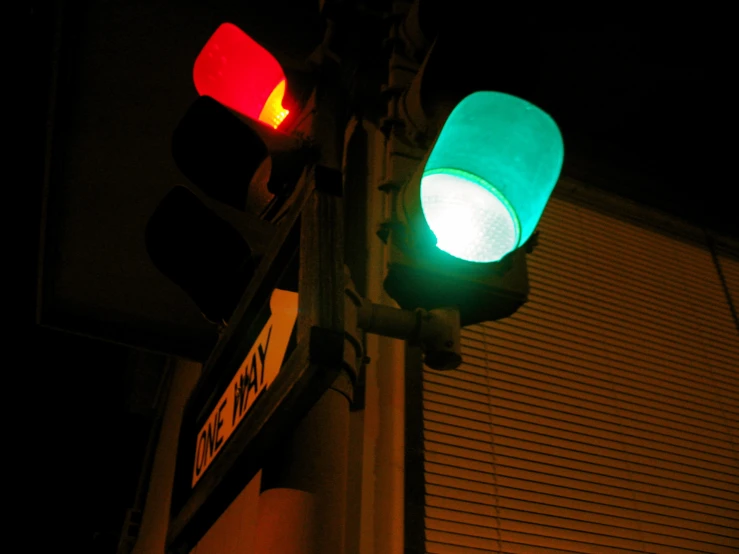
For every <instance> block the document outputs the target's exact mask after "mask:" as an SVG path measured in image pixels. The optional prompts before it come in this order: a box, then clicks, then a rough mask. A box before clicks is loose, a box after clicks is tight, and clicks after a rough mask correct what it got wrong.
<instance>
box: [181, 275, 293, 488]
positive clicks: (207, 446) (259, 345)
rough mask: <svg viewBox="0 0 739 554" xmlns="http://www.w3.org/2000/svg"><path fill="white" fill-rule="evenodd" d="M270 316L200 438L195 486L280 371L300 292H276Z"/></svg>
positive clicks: (273, 294)
mask: <svg viewBox="0 0 739 554" xmlns="http://www.w3.org/2000/svg"><path fill="white" fill-rule="evenodd" d="M269 307H270V313H271V315H270V317H269V319H268V320H267V323H265V325H264V327H263V328H262V330H261V332H260V333H259V336H258V337H257V340H256V341H255V342H254V344H253V345H252V347H251V349H250V350H249V353H248V354H247V355H246V357H245V358H244V361H243V362H242V363H241V366H240V367H239V370H238V371H237V372H236V375H234V377H233V379H232V380H231V382H230V383H229V385H228V387H226V390H225V391H224V393H223V395H222V396H221V398H220V400H219V401H218V403H217V404H216V405H215V408H213V411H212V412H211V413H210V416H208V419H207V420H206V422H205V424H204V425H203V427H202V429H201V430H200V432H199V433H198V435H197V441H196V445H195V460H194V463H193V469H192V486H193V487H194V486H195V484H196V483H197V482H198V480H199V479H200V477H202V475H203V473H205V470H207V469H208V467H209V466H210V465H211V463H212V462H213V460H215V458H216V456H218V454H219V452H220V451H221V450H222V449H223V445H224V444H225V443H226V441H228V439H229V437H230V436H231V435H232V434H233V432H234V431H235V430H236V427H238V425H239V423H241V421H242V420H243V419H244V416H245V415H246V414H247V413H248V412H249V409H250V408H251V407H252V405H253V404H254V401H255V400H256V399H257V397H258V396H259V395H260V394H261V393H262V391H264V390H265V389H267V388H268V387H269V386H270V384H272V382H273V381H274V380H275V377H277V374H278V373H279V372H280V367H281V366H282V362H283V359H284V357H285V351H286V350H287V345H288V343H289V341H290V335H291V334H292V331H293V327H294V326H295V322H296V320H297V318H298V293H297V292H290V291H286V290H281V289H275V290H274V291H272V295H271V297H270V300H269Z"/></svg>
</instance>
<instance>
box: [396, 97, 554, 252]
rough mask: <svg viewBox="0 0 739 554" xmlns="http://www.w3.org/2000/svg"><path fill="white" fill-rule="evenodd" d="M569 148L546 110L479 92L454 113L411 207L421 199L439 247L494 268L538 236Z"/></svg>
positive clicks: (408, 198) (409, 199)
mask: <svg viewBox="0 0 739 554" xmlns="http://www.w3.org/2000/svg"><path fill="white" fill-rule="evenodd" d="M563 157H564V145H563V142H562V136H561V134H560V132H559V129H558V127H557V125H556V123H555V122H554V120H552V118H551V117H550V116H549V115H547V114H546V113H545V112H544V111H542V110H541V109H539V108H538V107H536V106H534V105H533V104H531V103H529V102H527V101H526V100H522V99H521V98H518V97H515V96H511V95H509V94H505V93H502V92H489V91H484V92H475V93H473V94H471V95H469V96H467V97H466V98H465V99H464V100H462V101H461V102H460V103H459V104H457V106H456V107H455V108H454V109H453V110H452V112H451V114H450V115H449V117H448V119H447V120H446V123H445V124H444V126H443V127H442V129H441V132H440V133H439V135H438V138H437V139H436V142H435V143H434V145H433V147H432V149H431V151H430V153H429V155H428V158H427V160H426V163H425V165H424V167H423V170H422V174H421V177H420V191H419V190H418V189H417V188H416V187H408V188H407V189H406V193H405V195H404V203H405V205H406V215H409V214H408V211H409V210H408V206H409V205H413V204H415V202H416V201H417V200H420V204H421V212H422V215H423V218H424V220H425V223H426V225H427V226H428V229H429V230H430V231H431V232H432V233H433V235H434V236H435V237H436V246H437V247H438V248H439V249H440V250H442V251H444V252H447V253H448V254H450V255H452V256H454V257H456V258H459V259H462V260H466V261H470V262H480V263H486V262H496V261H498V260H500V259H501V258H503V257H504V256H505V255H506V254H508V253H509V252H512V251H513V250H515V249H516V248H518V247H519V246H521V245H522V244H524V243H525V242H526V241H527V240H528V239H529V237H530V236H531V234H532V233H533V232H534V229H535V228H536V225H537V223H538V221H539V219H540V218H541V215H542V213H543V211H544V208H545V207H546V203H547V201H548V199H549V196H550V195H551V193H552V190H553V189H554V186H555V184H556V182H557V179H558V177H559V173H560V170H561V168H562V162H563Z"/></svg>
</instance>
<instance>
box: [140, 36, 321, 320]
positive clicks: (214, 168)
mask: <svg viewBox="0 0 739 554" xmlns="http://www.w3.org/2000/svg"><path fill="white" fill-rule="evenodd" d="M193 80H194V83H195V88H196V90H197V91H198V93H199V94H200V96H199V98H197V99H196V100H195V102H194V103H193V104H192V105H191V107H190V108H189V110H188V111H187V113H186V114H185V115H184V117H183V118H182V120H181V121H180V123H179V124H178V126H177V128H176V129H175V130H174V132H173V135H172V156H173V158H174V160H175V162H176V164H177V166H178V168H179V169H180V171H181V172H182V173H183V175H184V176H185V177H187V179H188V180H189V181H190V183H192V184H193V185H195V186H196V187H197V188H198V189H200V191H202V193H204V194H205V196H207V197H209V198H211V199H213V200H215V201H217V202H220V203H223V204H226V205H228V206H230V207H231V208H234V209H236V210H240V211H243V212H250V213H251V217H252V219H259V220H260V221H261V222H262V225H261V228H264V227H265V226H267V227H269V225H267V224H268V223H269V222H273V221H274V220H275V219H276V218H277V217H279V215H280V214H281V213H283V208H284V207H285V205H286V201H287V200H288V198H289V197H290V193H291V192H292V190H293V188H294V186H295V184H296V182H297V180H298V178H299V176H300V173H301V172H302V170H303V168H304V166H305V163H306V162H307V160H308V159H309V158H308V156H307V152H308V149H307V148H305V147H304V141H302V140H301V139H299V138H296V137H294V136H292V135H291V134H288V133H284V132H281V130H279V129H278V128H279V127H285V126H287V123H288V120H289V117H288V115H289V114H290V110H289V109H286V108H285V107H284V106H283V103H285V100H286V98H285V94H286V88H287V80H286V77H285V74H284V72H283V70H282V67H281V66H280V64H279V63H278V62H277V60H276V59H275V58H274V57H273V56H272V55H271V54H270V53H269V52H268V51H267V50H265V49H264V48H263V47H262V46H260V45H259V44H257V43H256V42H255V41H254V40H253V39H252V38H250V37H249V36H248V35H247V34H246V33H244V32H243V31H242V30H240V29H239V28H238V27H236V26H235V25H232V24H230V23H224V24H223V25H221V26H220V27H218V29H217V30H216V31H215V32H214V33H213V35H212V36H211V37H210V39H209V40H208V41H207V43H206V44H205V46H204V47H203V49H202V51H201V52H200V54H199V55H198V56H197V58H196V60H195V64H194V68H193ZM211 206H212V207H213V208H215V209H216V210H219V208H218V207H217V204H215V205H214V204H211ZM260 238H264V237H260ZM146 246H147V250H148V253H149V256H150V258H151V259H152V261H153V262H154V265H155V266H156V267H157V268H158V269H159V270H160V271H161V272H162V273H164V275H166V276H167V277H168V278H169V279H170V280H172V281H173V282H174V283H176V284H177V285H178V286H179V287H180V288H182V289H183V290H184V291H185V292H186V293H187V294H188V295H189V296H190V298H191V299H192V300H193V301H194V302H195V304H196V305H197V306H198V308H199V309H200V311H201V312H202V314H203V315H204V316H205V317H206V319H208V320H210V321H212V322H215V323H219V324H223V323H226V322H227V321H228V319H229V317H230V316H231V314H232V313H233V311H234V308H235V307H236V305H237V304H238V302H239V300H240V298H241V295H242V293H243V292H244V290H245V288H246V286H247V285H248V283H249V281H250V280H251V278H252V276H253V274H254V270H255V268H256V266H257V264H258V261H259V260H258V257H257V256H256V255H255V254H254V249H253V248H251V247H250V245H249V244H248V243H247V241H246V240H245V239H244V237H243V236H242V235H241V233H240V232H238V231H237V230H236V229H234V228H233V227H232V226H231V225H230V224H229V223H227V222H226V221H224V220H223V219H222V218H221V217H220V216H219V215H217V214H216V213H215V212H214V211H213V210H212V209H211V208H210V207H208V206H207V205H206V204H205V203H204V202H203V201H202V200H201V199H200V198H199V197H198V196H197V195H196V194H194V193H193V192H192V191H190V190H189V189H188V188H186V187H183V186H178V187H175V188H174V189H173V190H172V191H171V192H170V193H169V194H168V195H167V196H166V197H165V198H164V200H163V201H162V202H161V203H160V205H159V206H158V207H157V209H156V210H155V212H154V214H153V215H152V217H151V219H150V220H149V223H148V225H147V228H146ZM257 246H259V247H261V250H264V247H265V245H264V244H259V245H257ZM257 250H259V249H257Z"/></svg>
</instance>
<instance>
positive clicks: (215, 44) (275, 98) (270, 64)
mask: <svg viewBox="0 0 739 554" xmlns="http://www.w3.org/2000/svg"><path fill="white" fill-rule="evenodd" d="M193 79H194V81H195V88H196V89H197V91H198V94H200V95H201V96H206V95H207V96H211V97H213V98H214V99H216V100H218V101H219V102H220V103H221V104H224V105H225V106H228V107H229V108H231V109H233V110H236V111H237V112H239V113H241V114H243V115H245V116H247V117H251V118H252V119H257V120H259V121H262V122H264V123H265V124H267V125H270V126H271V127H273V128H275V129H276V128H277V127H278V126H279V125H280V123H282V121H283V120H284V119H285V116H287V114H288V113H289V112H288V110H286V109H285V108H283V107H282V100H283V98H284V95H285V88H286V84H287V83H286V80H285V73H284V72H283V71H282V67H280V64H279V63H278V62H277V60H276V59H275V58H274V56H272V54H270V53H269V52H268V51H267V50H265V49H264V48H262V47H261V46H260V45H259V44H257V43H256V42H255V41H254V40H253V39H252V38H251V37H249V35H247V34H246V33H245V32H244V31H242V30H241V29H239V28H238V27H237V26H236V25H233V24H231V23H224V24H222V25H221V26H220V27H218V29H216V32H215V33H213V35H212V36H211V37H210V39H208V42H207V43H206V44H205V46H204V47H203V50H202V51H201V52H200V54H198V57H197V59H196V60H195V66H194V68H193Z"/></svg>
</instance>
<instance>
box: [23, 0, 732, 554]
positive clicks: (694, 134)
mask: <svg viewBox="0 0 739 554" xmlns="http://www.w3.org/2000/svg"><path fill="white" fill-rule="evenodd" d="M317 4H318V3H317V2H287V1H279V2H277V1H273V2H249V1H239V2H236V1H215V0H214V1H199V2H198V1H192V0H189V1H184V0H181V1H173V0H172V1H166V0H165V1H158V2H152V1H146V2H145V1H124V0H109V1H102V0H100V1H83V2H57V3H53V2H32V3H31V6H30V9H29V11H28V12H27V15H28V16H29V17H28V21H29V24H30V31H31V33H30V35H29V36H31V44H32V46H33V47H32V49H31V51H30V55H29V57H30V60H29V62H30V63H29V65H28V67H30V68H31V69H32V70H31V71H30V79H29V83H30V91H31V94H30V95H29V96H28V97H27V98H28V100H29V109H28V110H27V112H26V113H27V114H28V123H27V125H26V126H25V128H24V133H23V134H24V136H27V137H28V139H29V140H28V145H29V152H30V161H31V163H30V165H29V166H28V168H29V170H28V171H27V172H26V173H25V175H24V177H23V178H22V179H23V181H25V180H27V181H28V185H27V186H26V187H25V190H28V191H30V194H29V195H28V196H29V198H28V208H29V213H30V214H31V216H30V217H28V218H24V220H23V221H24V225H25V226H24V227H22V228H19V229H18V230H17V232H18V234H19V236H22V235H25V234H28V235H29V236H30V240H25V239H24V240H23V244H27V245H28V246H27V247H24V248H22V254H23V256H22V259H23V260H24V261H23V262H22V266H23V270H22V271H21V272H20V277H21V287H20V288H21V290H22V291H23V295H22V299H23V300H22V303H21V304H22V310H21V313H20V314H19V321H21V322H22V325H21V326H19V329H20V330H21V333H20V334H21V341H22V342H21V343H20V344H22V345H23V351H24V352H26V351H27V352H29V353H30V354H31V356H30V359H31V363H30V368H29V369H28V371H26V372H25V373H24V372H21V373H22V374H23V375H25V376H27V377H29V381H30V382H29V383H23V384H22V385H18V386H17V387H16V388H11V392H13V391H15V393H16V394H19V395H20V394H21V393H22V391H21V390H18V389H19V388H20V387H24V388H25V389H26V390H32V391H34V395H33V396H32V398H33V399H34V401H35V402H37V403H40V404H42V405H43V408H44V409H42V410H40V411H37V412H34V413H35V414H36V416H35V417H37V418H39V419H38V421H39V422H43V425H40V427H39V430H40V431H39V432H38V433H37V434H32V435H27V436H26V438H27V439H29V440H30V442H32V443H33V445H35V446H37V447H40V448H38V449H39V450H40V451H41V453H40V454H39V455H38V456H36V457H35V458H34V459H36V460H40V462H39V463H43V464H44V467H45V471H43V472H42V478H41V479H37V478H35V481H36V482H38V484H40V485H41V486H42V487H43V490H44V491H46V492H45V493H44V497H45V498H48V501H47V502H46V503H44V510H42V512H41V517H42V518H43V519H44V520H54V521H55V522H56V523H57V524H58V531H56V532H55V533H57V534H56V535H54V541H55V542H57V543H58V544H62V545H70V546H76V547H77V550H78V551H80V552H83V551H86V549H87V550H89V551H93V552H113V551H115V545H116V543H117V540H118V534H119V533H120V529H121V524H122V522H123V514H124V512H125V509H126V508H127V507H129V506H131V504H132V502H133V496H134V493H135V487H136V482H137V478H138V472H139V469H140V467H141V460H142V457H143V453H144V450H145V445H146V441H147V438H148V437H147V434H148V430H149V427H150V425H151V422H152V420H153V417H154V414H153V411H152V409H151V405H152V403H153V398H154V396H155V393H156V387H157V384H158V378H159V377H160V375H161V371H162V368H163V363H164V356H163V353H166V352H174V353H178V354H184V355H188V356H191V357H195V358H198V357H201V358H202V356H203V355H204V353H207V350H208V348H209V345H211V344H212V342H213V340H214V339H215V332H214V330H213V329H212V328H211V327H210V326H209V325H208V324H207V323H205V322H204V321H203V320H202V318H201V317H200V315H199V313H198V311H197V309H195V307H194V305H193V304H192V303H191V302H190V301H189V299H188V298H187V297H186V296H185V295H184V293H182V292H181V291H180V290H179V289H177V288H176V287H175V286H174V285H172V284H171V283H169V282H168V281H167V280H166V279H165V278H164V277H163V276H161V275H160V274H159V273H158V272H157V271H156V270H155V268H154V267H153V266H152V265H151V263H150V262H149V260H148V258H147V257H146V253H145V250H144V248H143V240H142V237H143V228H144V225H145V223H146V220H147V218H148V217H149V215H150V214H151V212H152V211H153V209H154V207H155V206H156V204H157V203H158V201H159V200H160V199H161V198H162V197H163V196H164V194H166V192H167V191H168V190H169V188H170V187H171V186H172V185H173V184H176V183H180V182H184V179H183V178H182V177H181V176H180V174H179V173H178V171H177V169H176V167H175V166H174V163H173V162H172V160H171V158H170V155H169V139H170V134H171V131H172V129H173V128H174V126H175V125H176V123H177V121H178V119H179V118H180V117H181V115H182V114H183V113H184V112H185V110H186V109H187V107H188V105H189V104H190V103H191V102H192V101H193V100H194V99H195V97H196V93H195V90H194V87H193V85H192V80H191V70H192V63H193V61H194V59H195V56H196V55H197V53H198V51H199V49H200V48H201V47H202V45H203V44H204V43H205V41H206V40H207V38H208V37H209V35H210V34H211V33H212V32H213V30H215V28H216V27H217V25H218V24H220V23H221V22H223V21H231V22H233V23H236V24H237V25H239V26H240V27H241V28H242V29H244V30H245V31H246V32H247V33H249V34H250V35H251V36H253V37H254V38H255V39H256V40H257V41H258V42H260V43H261V44H263V45H264V46H265V47H267V48H268V49H270V50H271V51H272V52H273V53H275V55H276V56H277V57H278V59H279V60H280V61H281V62H282V63H283V64H285V65H286V66H289V65H290V64H295V63H298V62H300V61H302V60H303V59H304V58H305V57H306V56H307V54H308V53H309V52H310V51H311V50H312V48H313V47H314V46H315V45H316V44H317V43H318V42H319V41H320V38H321V36H322V24H321V19H320V17H319V14H318V6H317ZM449 4H450V5H453V6H455V7H456V9H458V10H462V8H461V7H460V6H461V5H462V4H461V3H459V2H452V3H449ZM374 6H376V7H377V10H376V11H378V12H379V11H381V9H380V8H382V3H377V4H376V5H374ZM472 6H473V7H474V3H473V4H472ZM442 16H443V17H442V18H441V23H438V22H437V24H438V25H439V26H440V30H441V31H442V33H444V36H446V40H447V41H448V42H450V43H452V44H456V45H457V47H458V53H459V55H460V56H461V57H460V58H459V59H458V61H459V63H457V64H455V67H454V69H450V75H453V77H450V79H460V80H461V79H462V78H463V77H464V76H465V75H470V74H472V73H475V72H479V74H480V75H482V76H483V77H482V78H483V80H484V79H492V83H491V88H497V89H499V90H508V91H511V92H513V91H525V92H526V95H527V97H528V98H529V99H530V100H532V101H533V102H535V103H537V104H539V105H540V106H541V107H542V108H544V109H545V110H546V111H548V112H549V113H550V114H551V115H552V116H553V117H554V118H555V120H556V121H557V122H558V123H559V125H560V127H561V129H562V132H563V134H564V137H565V148H566V168H565V173H566V174H568V175H569V176H572V177H575V178H577V179H580V180H582V181H583V182H585V183H587V184H590V185H595V186H598V187H601V188H604V189H606V190H610V191H613V192H616V193H617V194H620V195H622V196H624V197H626V198H629V199H632V200H634V201H637V202H639V203H643V204H647V205H650V206H653V207H657V208H659V209H661V210H664V211H666V212H669V213H672V214H674V215H677V216H679V217H681V218H683V219H686V220H688V221H690V222H692V223H694V224H697V225H699V226H703V227H707V228H711V229H714V230H716V231H718V232H720V233H723V234H726V235H729V236H733V237H739V223H738V221H739V218H737V216H736V208H735V205H736V204H735V201H734V200H733V198H732V196H731V192H732V189H733V188H735V187H736V185H735V183H736V177H735V176H734V175H733V174H731V173H729V161H730V160H732V159H733V157H734V153H733V149H731V148H730V146H729V145H730V144H733V143H735V142H736V138H735V137H734V134H735V133H734V128H735V124H734V119H735V114H734V111H735V110H734V107H733V103H732V102H730V101H729V93H730V89H729V88H728V78H727V71H728V70H729V68H731V71H732V73H733V72H734V71H733V66H730V65H728V61H727V58H728V54H727V52H728V49H727V44H728V38H727V37H728V36H729V35H728V34H727V33H726V32H725V30H726V24H727V22H728V20H729V18H728V15H727V14H725V13H723V14H722V13H720V12H716V11H709V10H701V11H696V9H695V8H693V10H692V11H690V12H685V13H677V12H675V11H672V12H669V13H667V12H665V13H654V14H652V13H644V12H619V13H613V12H605V11H604V12H603V13H599V14H584V13H577V14H564V13H555V14H544V13H530V11H528V12H527V11H526V10H522V11H519V12H517V13H513V12H511V13H502V12H497V13H496V14H495V16H494V17H488V18H487V19H486V18H485V17H482V16H481V15H480V14H478V13H476V12H475V11H474V9H472V8H469V7H468V8H467V11H463V12H462V13H457V14H456V15H455V14H453V13H446V12H443V13H442ZM452 23H454V25H452ZM452 50H453V49H452ZM382 63H384V62H383V61H382V59H381V60H380V63H379V64H376V65H382ZM50 100H51V103H50ZM44 206H45V208H44ZM232 215H233V214H232ZM237 219H238V218H237ZM242 223H243V222H242ZM244 225H247V223H244ZM247 226H248V225H247ZM14 232H16V231H15V230H14ZM19 242H20V241H19ZM38 245H42V248H41V249H39V246H38ZM39 254H40V255H41V257H40V260H41V264H40V266H39V265H37V261H38V260H39ZM39 267H40V269H39ZM39 321H40V322H41V323H42V324H43V325H41V326H39V325H37V322H39ZM29 337H30V341H29ZM131 345H133V346H136V347H138V348H139V350H132V348H131ZM141 348H143V349H144V350H143V351H141V350H140V349H141ZM29 388H30V389H29ZM39 424H40V423H39ZM41 430H42V432H41ZM29 451H30V450H29ZM33 451H34V452H35V449H34V450H33ZM20 461H23V460H20Z"/></svg>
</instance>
